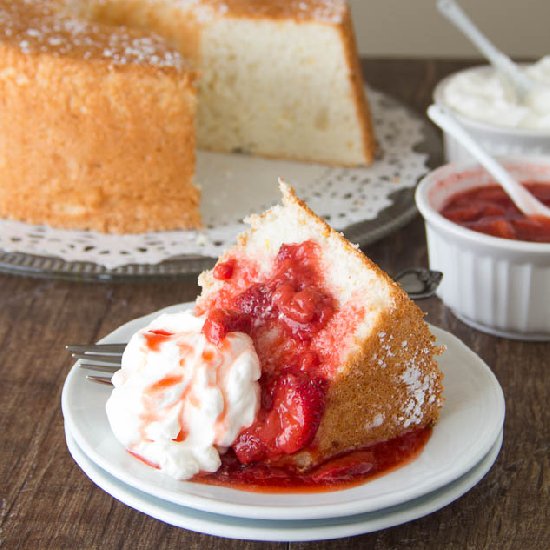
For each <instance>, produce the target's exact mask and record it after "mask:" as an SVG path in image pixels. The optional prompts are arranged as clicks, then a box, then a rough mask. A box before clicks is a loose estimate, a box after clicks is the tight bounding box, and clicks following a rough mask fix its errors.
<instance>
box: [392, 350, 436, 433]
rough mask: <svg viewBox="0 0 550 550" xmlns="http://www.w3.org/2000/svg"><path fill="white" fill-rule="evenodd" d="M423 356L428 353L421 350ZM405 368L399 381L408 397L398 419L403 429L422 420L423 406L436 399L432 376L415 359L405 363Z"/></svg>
mask: <svg viewBox="0 0 550 550" xmlns="http://www.w3.org/2000/svg"><path fill="white" fill-rule="evenodd" d="M422 354H423V355H427V354H430V355H431V353H430V351H429V350H427V348H426V350H423V351H422ZM405 364H406V368H405V371H404V372H403V374H402V375H401V380H402V381H403V382H404V383H405V385H406V386H407V390H408V394H409V397H408V399H407V400H406V401H405V404H404V406H403V409H402V416H401V417H400V418H399V419H398V420H399V421H400V422H402V423H403V427H404V428H408V427H409V426H412V425H418V424H420V423H421V422H422V420H423V418H424V404H425V403H430V404H431V403H433V402H434V401H435V399H436V396H435V393H434V387H433V386H434V376H433V375H432V374H430V373H425V372H423V369H421V368H420V366H419V363H418V362H417V361H416V360H415V358H413V359H410V360H408V361H406V363H405Z"/></svg>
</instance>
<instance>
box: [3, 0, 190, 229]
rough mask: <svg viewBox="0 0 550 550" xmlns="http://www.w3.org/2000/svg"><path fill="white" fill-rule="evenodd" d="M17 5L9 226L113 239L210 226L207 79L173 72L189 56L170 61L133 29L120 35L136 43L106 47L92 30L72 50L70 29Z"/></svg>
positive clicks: (6, 31) (7, 85) (6, 159)
mask: <svg viewBox="0 0 550 550" xmlns="http://www.w3.org/2000/svg"><path fill="white" fill-rule="evenodd" d="M6 6H8V3H6V2H5V0H1V2H0V18H1V17H3V18H4V21H5V20H6V17H7V16H8V15H9V16H12V19H11V25H6V26H4V27H3V30H2V31H1V32H0V36H2V39H1V41H0V96H1V97H2V106H1V112H0V115H1V116H0V151H2V155H1V156H2V162H1V163H0V216H2V217H7V218H13V219H18V220H23V221H27V222H31V223H46V224H49V225H52V226H56V227H67V228H75V229H94V230H99V231H109V232H141V231H148V230H161V229H180V228H194V227H198V226H200V214H199V209H198V204H199V192H198V190H197V189H196V188H195V187H194V186H193V183H192V178H193V174H194V167H195V125H194V120H195V110H196V105H195V103H196V91H195V85H194V81H195V78H196V74H195V73H194V72H192V71H189V70H186V69H184V68H182V66H180V65H179V64H177V63H176V64H170V63H168V61H167V60H169V59H171V58H172V57H173V58H174V59H178V58H180V56H179V54H178V53H177V52H175V51H171V54H170V56H167V57H163V55H164V54H163V52H164V53H167V52H168V51H169V50H168V49H167V47H166V45H165V44H163V43H162V47H161V48H160V49H157V48H156V46H155V44H156V42H155V40H156V39H155V40H153V39H151V40H149V39H148V38H147V37H145V38H144V39H143V40H141V39H139V38H136V36H137V35H133V34H131V33H130V34H127V33H128V32H129V31H126V30H120V31H117V32H120V35H119V38H120V37H129V36H133V37H134V38H132V39H131V40H130V42H126V41H125V40H126V38H124V40H122V38H121V39H120V40H119V41H118V42H116V41H115V42H113V39H112V35H111V34H110V33H108V32H107V33H106V36H109V37H110V38H108V40H110V42H107V43H104V44H103V46H101V41H102V36H103V34H101V33H99V34H95V33H94V30H93V27H88V26H87V25H86V24H84V23H83V26H82V27H79V28H78V29H77V31H75V33H74V36H73V39H74V37H75V36H76V37H77V38H78V40H77V41H76V42H74V41H73V42H72V46H71V47H69V46H67V49H65V48H64V46H63V44H64V42H63V40H64V39H65V38H66V39H67V40H68V39H69V38H68V37H67V36H66V35H65V34H64V32H65V31H66V25H67V22H66V21H64V22H62V23H59V22H56V20H55V21H54V20H53V19H49V18H50V15H49V12H48V10H47V9H46V8H45V7H44V6H42V5H35V4H29V5H27V4H24V5H23V4H21V5H19V8H18V9H16V7H17V6H16V5H15V3H10V4H9V6H8V7H6ZM26 7H28V8H29V9H28V11H26ZM42 15H44V18H42ZM59 25H60V26H59ZM71 25H72V23H71ZM25 29H26V30H25ZM60 29H61V30H60ZM90 29H91V30H90ZM29 32H30V34H29ZM132 32H133V31H132ZM2 33H3V34H2ZM24 33H26V35H29V37H30V38H29V40H27V39H25V38H22V36H23V34H24ZM87 38H90V40H89V41H88V40H87ZM134 39H135V40H137V42H135V41H132V40H134ZM117 40H118V39H117ZM159 43H161V42H160V41H159ZM113 45H118V46H120V49H116V48H114V47H113V48H111V49H109V48H110V47H111V46H113ZM118 46H117V47H118ZM101 47H102V48H104V49H105V50H107V53H105V55H103V54H101V55H100V53H99V52H100V49H101ZM148 48H149V49H148ZM86 53H89V55H85V54H86ZM155 56H156V57H155ZM147 59H149V61H150V62H147Z"/></svg>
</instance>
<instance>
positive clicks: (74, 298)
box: [0, 60, 550, 550]
mask: <svg viewBox="0 0 550 550" xmlns="http://www.w3.org/2000/svg"><path fill="white" fill-rule="evenodd" d="M467 65H468V63H467V62H454V61H453V62H451V61H445V62H438V61H407V60H399V61H397V60H393V61H390V60H369V61H366V62H365V63H364V68H365V74H366V75H367V79H368V81H369V83H370V84H371V85H372V86H373V87H375V88H378V89H380V90H383V91H385V92H387V93H389V94H391V95H393V96H394V97H396V98H397V99H399V100H400V101H402V102H403V103H405V104H407V105H409V106H410V107H411V108H413V109H414V110H416V111H418V112H420V113H422V112H424V110H425V108H426V106H427V105H428V103H429V102H430V98H431V92H432V89H433V87H434V84H435V83H436V82H437V81H438V80H439V79H441V78H442V77H444V76H445V75H447V74H448V73H450V72H452V71H455V70H458V69H460V68H463V67H465V66H467ZM366 252H367V254H368V255H369V256H370V257H371V258H373V259H374V260H375V261H376V262H378V263H379V264H380V265H381V266H382V267H383V268H384V269H386V270H387V271H389V272H391V273H395V272H397V271H399V270H400V269H402V268H404V267H408V266H411V265H427V255H426V245H425V238H424V230H423V224H422V222H421V221H420V220H419V219H416V220H415V221H413V222H412V223H410V224H409V225H408V226H407V227H405V228H403V229H402V230H400V231H398V232H397V233H395V234H394V235H392V236H391V238H387V239H385V240H383V241H381V242H379V243H377V244H375V245H373V246H370V247H368V249H367V250H366ZM197 292H198V288H197V286H196V285H195V284H194V283H193V282H189V281H181V282H175V281H170V282H158V283H131V284H128V283H125V284H106V283H97V284H81V283H70V282H60V281H47V280H33V279H28V278H22V277H15V276H10V275H0V306H1V307H0V354H1V361H0V369H1V370H0V381H1V383H0V388H1V389H0V392H1V399H0V422H1V425H2V428H1V432H0V433H1V442H2V444H1V451H0V453H1V455H0V456H1V460H0V493H1V494H0V496H1V498H2V502H1V506H0V547H4V548H25V549H35V548H53V549H58V548H68V549H85V548H102V549H110V548H117V549H118V548H128V549H132V550H134V549H137V548H155V549H157V548H181V549H184V548H185V549H190V548H224V549H225V550H228V549H233V548H235V549H236V548H259V547H262V548H273V549H275V548H276V549H282V548H288V547H291V548H293V549H299V548H322V549H329V548H330V549H340V548H376V549H378V550H382V549H384V548H415V549H417V548H437V549H440V548H446V549H447V548H460V549H462V548H472V549H478V548H499V549H504V548H510V549H512V548H513V549H520V548H521V549H526V548H541V549H542V548H550V512H549V506H550V501H549V496H550V468H549V462H550V460H549V458H550V450H549V441H550V412H549V411H550V407H549V403H550V381H549V373H550V359H549V357H550V345H549V344H541V343H525V342H516V341H511V340H503V339H498V338H494V337H492V336H488V335H485V334H482V333H480V332H477V331H475V330H472V329H470V328H469V327H467V326H466V325H464V324H463V323H461V322H460V321H458V320H457V319H456V318H455V317H454V316H453V315H452V313H450V312H449V310H448V309H447V308H445V307H443V306H442V304H441V303H440V301H439V300H437V299H435V298H434V299H430V300H427V301H423V302H421V303H420V305H421V306H422V307H423V308H424V309H425V310H426V311H427V313H428V317H427V318H428V321H430V322H431V323H433V324H435V325H437V326H440V327H442V328H444V329H446V330H448V331H450V332H452V333H453V334H455V335H457V336H458V337H459V338H461V339H462V340H463V341H464V342H465V343H466V344H467V345H468V346H470V347H471V348H472V349H473V350H474V351H475V352H477V353H478V354H479V355H480V356H481V357H482V358H483V359H484V360H485V361H486V362H487V363H488V364H489V365H490V366H491V368H492V369H493V371H494V372H495V374H496V376H497V377H498V379H499V381H500V383H501V384H502V387H503V388H504V393H505V396H506V404H507V412H506V424H505V435H504V446H503V449H502V451H501V453H500V456H499V458H498V460H497V462H496V464H495V466H494V467H493V469H492V470H491V471H490V473H489V474H488V475H487V476H486V477H485V478H484V479H483V480H482V481H481V482H480V483H479V484H478V485H477V486H476V487H475V488H474V489H472V490H471V491H470V492H469V493H467V494H466V495H465V496H464V497H462V498H461V499H459V500H458V501H456V502H454V503H453V504H451V505H449V506H447V507H446V508H444V509H442V510H440V511H439V512H436V513H434V514H431V515H430V516H428V517H425V518H422V519H419V520H417V521H414V522H412V523H408V524H405V525H401V526H399V527H394V528H391V529H386V530H384V531H381V532H378V533H371V534H366V535H363V536H358V537H354V538H350V539H346V540H337V541H326V542H315V543H307V544H297V543H292V544H290V545H289V544H286V543H256V542H244V541H231V540H226V539H220V538H215V537H210V536H207V535H202V534H196V533H192V532H189V531H185V530H184V529H177V528H174V527H171V526H169V525H166V524H164V523H161V522H160V521H156V520H154V519H152V518H150V517H148V516H146V515H144V514H141V513H138V512H136V511H134V510H132V509H130V508H128V507H127V506H125V505H123V504H121V503H119V502H118V501H116V500H114V499H113V498H111V497H110V496H109V495H108V494H106V493H104V492H103V491H102V490H101V489H99V488H97V487H96V486H94V485H93V484H92V483H91V482H90V481H89V480H88V479H87V478H86V476H85V475H84V474H83V473H82V471H81V470H80V469H79V468H78V467H77V466H76V465H75V463H74V462H73V461H72V459H71V457H70V456H69V453H68V452H67V449H66V446H65V435H64V431H63V418H62V416H61V410H60V395H61V388H62V385H63V382H64V380H65V376H66V375H67V372H68V370H69V368H70V366H71V360H70V358H69V356H68V355H67V353H66V352H65V351H64V345H65V344H66V343H68V342H83V343H86V342H93V341H95V340H97V339H98V338H99V337H101V336H103V335H105V334H106V333H108V332H110V331H111V330H113V329H114V328H116V327H117V326H119V325H120V324H122V323H124V322H126V321H128V320H130V319H132V318H135V317H138V316H141V315H144V314H146V313H149V312H151V311H154V310H157V309H159V308H162V307H165V306H167V305H170V304H173V303H177V302H184V301H188V300H193V299H194V298H195V297H196V295H197ZM541 298H542V297H541ZM544 299H546V300H548V299H550V298H549V297H547V296H546V297H544ZM549 307H550V306H549Z"/></svg>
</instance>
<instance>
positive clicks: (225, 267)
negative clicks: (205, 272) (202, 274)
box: [212, 258, 237, 281]
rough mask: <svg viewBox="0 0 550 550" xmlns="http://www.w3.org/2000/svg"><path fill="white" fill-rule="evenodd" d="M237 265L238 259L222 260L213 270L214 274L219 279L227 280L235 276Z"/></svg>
mask: <svg viewBox="0 0 550 550" xmlns="http://www.w3.org/2000/svg"><path fill="white" fill-rule="evenodd" d="M236 265H237V261H236V260H235V259H234V258H230V259H229V260H226V261H225V262H221V263H219V264H217V265H216V267H214V269H213V270H212V276H213V277H214V279H218V280H219V281H227V280H229V279H231V277H233V272H234V271H235V266H236Z"/></svg>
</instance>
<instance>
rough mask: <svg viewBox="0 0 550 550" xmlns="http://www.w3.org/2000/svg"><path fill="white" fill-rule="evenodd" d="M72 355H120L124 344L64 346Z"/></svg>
mask: <svg viewBox="0 0 550 550" xmlns="http://www.w3.org/2000/svg"><path fill="white" fill-rule="evenodd" d="M65 347H66V349H67V350H68V351H70V352H72V353H103V354H105V355H119V354H120V355H122V352H123V351H124V348H125V347H126V344H90V345H88V346H85V345H80V344H74V345H69V346H65Z"/></svg>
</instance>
